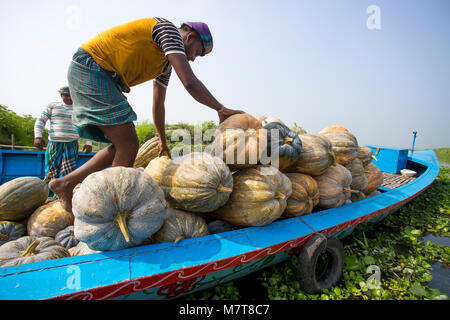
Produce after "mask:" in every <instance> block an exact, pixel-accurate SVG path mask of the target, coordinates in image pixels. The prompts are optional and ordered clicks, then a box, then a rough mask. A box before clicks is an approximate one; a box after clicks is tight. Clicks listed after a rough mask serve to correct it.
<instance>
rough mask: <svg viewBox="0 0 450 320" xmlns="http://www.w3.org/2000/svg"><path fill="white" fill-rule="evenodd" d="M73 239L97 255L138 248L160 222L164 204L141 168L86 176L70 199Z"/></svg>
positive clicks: (157, 188)
mask: <svg viewBox="0 0 450 320" xmlns="http://www.w3.org/2000/svg"><path fill="white" fill-rule="evenodd" d="M72 211H73V214H74V216H75V222H74V227H75V229H74V230H75V237H76V238H77V239H78V240H80V241H82V242H85V243H86V244H87V245H88V246H89V248H91V249H92V250H97V251H107V250H120V249H124V248H127V247H131V246H135V245H139V244H140V243H142V242H143V241H144V240H145V239H146V238H148V237H150V236H151V235H152V234H153V233H155V232H156V231H157V230H159V228H161V226H162V224H163V222H164V215H165V213H166V200H165V199H164V193H163V191H162V190H161V188H160V187H159V186H158V184H157V183H156V182H155V181H154V180H153V179H152V178H150V176H149V175H148V174H146V173H145V172H144V169H143V168H139V169H135V168H126V167H111V168H107V169H104V170H102V171H98V172H94V173H92V174H90V175H89V176H87V178H86V179H85V180H84V181H83V183H82V184H81V187H80V189H78V191H77V192H76V193H75V195H74V196H73V198H72Z"/></svg>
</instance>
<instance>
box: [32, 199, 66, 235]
mask: <svg viewBox="0 0 450 320" xmlns="http://www.w3.org/2000/svg"><path fill="white" fill-rule="evenodd" d="M73 220H74V217H73V215H72V213H70V212H69V211H66V210H65V209H64V208H63V207H62V205H61V202H60V201H59V200H57V201H52V202H49V203H47V204H44V205H43V206H40V207H39V208H37V209H36V210H35V211H34V212H33V214H32V215H31V216H30V218H29V219H28V223H27V230H28V235H30V236H36V237H52V238H53V237H55V235H56V234H57V233H58V232H59V231H61V230H63V229H64V228H66V227H67V226H70V225H72V224H73Z"/></svg>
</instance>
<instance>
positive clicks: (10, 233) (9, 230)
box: [0, 221, 27, 246]
mask: <svg viewBox="0 0 450 320" xmlns="http://www.w3.org/2000/svg"><path fill="white" fill-rule="evenodd" d="M26 231H27V230H26V228H25V226H24V225H23V224H21V223H17V222H13V221H0V246H1V245H2V244H4V243H6V242H8V241H12V240H16V239H19V238H20V237H22V236H23V235H24V234H25V232H26Z"/></svg>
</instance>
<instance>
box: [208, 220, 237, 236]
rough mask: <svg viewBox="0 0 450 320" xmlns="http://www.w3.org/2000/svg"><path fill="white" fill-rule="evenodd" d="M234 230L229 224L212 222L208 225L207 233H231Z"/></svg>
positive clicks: (218, 221)
mask: <svg viewBox="0 0 450 320" xmlns="http://www.w3.org/2000/svg"><path fill="white" fill-rule="evenodd" d="M236 229H237V227H236V226H233V225H232V224H231V223H228V222H226V221H222V220H213V221H211V222H210V223H208V232H209V233H210V234H214V233H221V232H227V231H233V230H236Z"/></svg>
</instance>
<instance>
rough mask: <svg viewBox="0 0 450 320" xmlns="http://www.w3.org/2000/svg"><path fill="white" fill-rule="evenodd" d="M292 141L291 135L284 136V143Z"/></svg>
mask: <svg viewBox="0 0 450 320" xmlns="http://www.w3.org/2000/svg"><path fill="white" fill-rule="evenodd" d="M292 141H294V139H292V138H291V137H286V138H284V143H287V144H290V143H291V142H292Z"/></svg>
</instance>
